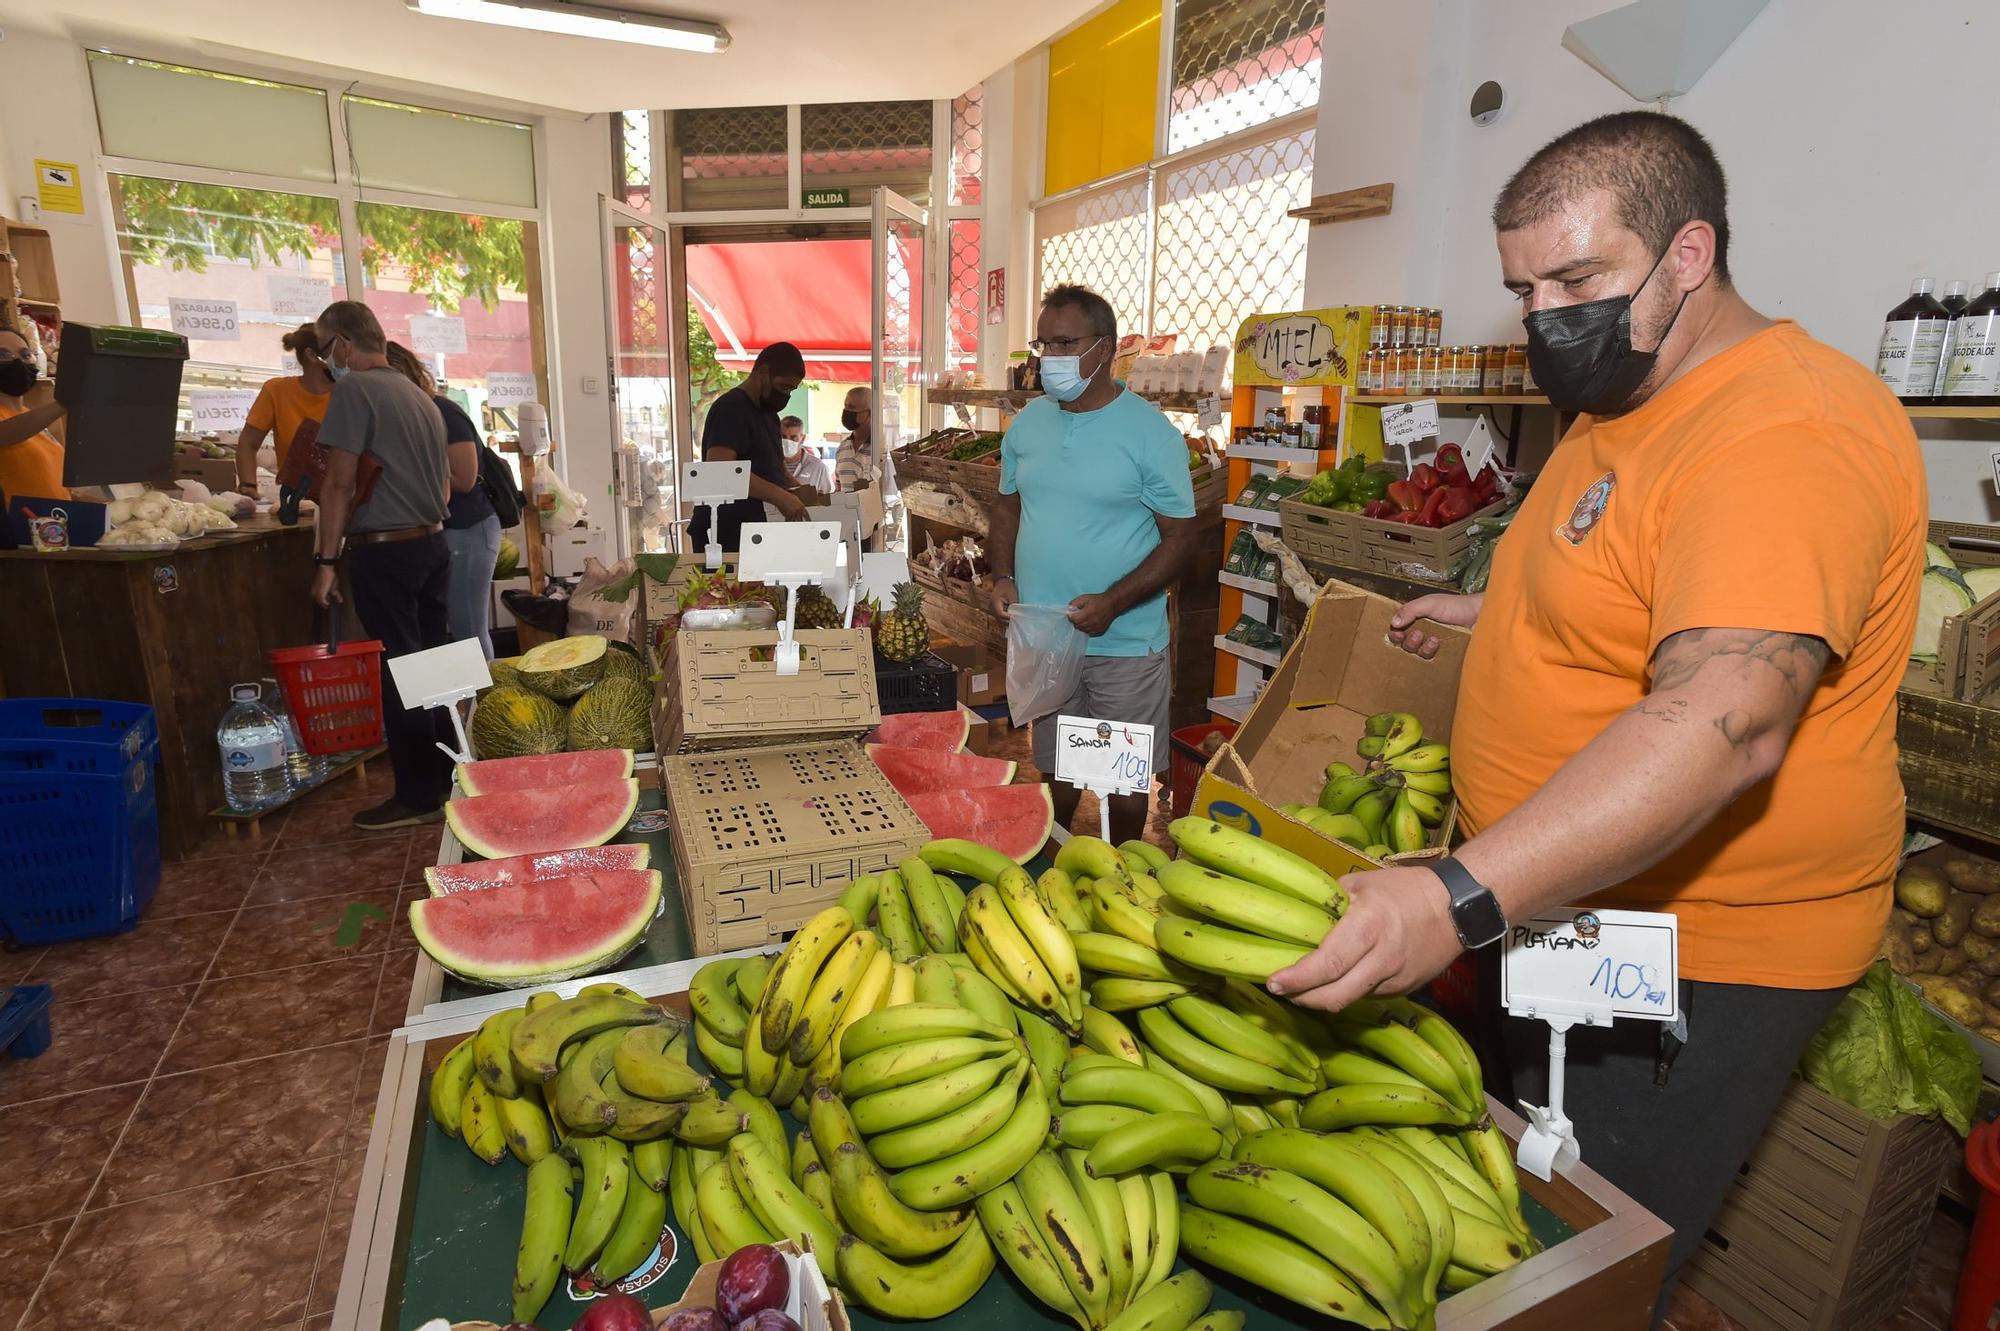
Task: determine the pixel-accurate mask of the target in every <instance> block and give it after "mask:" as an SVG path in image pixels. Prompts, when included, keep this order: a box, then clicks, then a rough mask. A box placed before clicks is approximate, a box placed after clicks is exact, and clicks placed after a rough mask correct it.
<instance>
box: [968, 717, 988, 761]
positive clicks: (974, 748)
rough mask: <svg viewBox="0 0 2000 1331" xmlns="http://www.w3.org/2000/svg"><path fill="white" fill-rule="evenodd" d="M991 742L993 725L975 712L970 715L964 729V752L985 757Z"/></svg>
mask: <svg viewBox="0 0 2000 1331" xmlns="http://www.w3.org/2000/svg"><path fill="white" fill-rule="evenodd" d="M992 742H993V725H992V723H991V722H989V721H988V720H987V719H986V718H985V717H983V716H981V715H980V714H979V713H977V712H973V713H971V714H970V719H969V720H968V721H967V722H966V727H965V751H966V752H967V753H976V754H978V755H979V756H980V757H982V758H984V757H985V756H986V750H987V747H988V746H989V745H990V744H992Z"/></svg>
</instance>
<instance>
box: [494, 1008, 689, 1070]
mask: <svg viewBox="0 0 2000 1331" xmlns="http://www.w3.org/2000/svg"><path fill="white" fill-rule="evenodd" d="M666 1020H667V1013H666V1010H665V1009H664V1008H660V1007H655V1006H654V1005H653V1004H651V1003H644V1002H640V1003H635V1002H633V1001H632V1000H631V999H629V998H623V997H620V996H619V995H617V994H606V993H600V994H591V995H589V996H585V995H583V994H578V995H577V996H576V997H575V998H572V999H568V1000H566V1001H564V1002H561V1003H557V1004H555V1005H553V1006H551V1007H545V1008H542V1009H540V1010H539V1011H535V1012H529V1013H527V1014H526V1015H524V1016H523V1017H522V1018H521V1020H520V1021H519V1022H518V1023H516V1024H515V1026H514V1033H513V1035H512V1036H511V1037H509V1040H508V1048H509V1052H511V1053H512V1054H513V1061H514V1067H515V1068H516V1070H517V1071H518V1072H521V1073H526V1074H527V1077H528V1079H529V1080H531V1081H548V1080H550V1079H552V1078H553V1077H554V1076H555V1075H556V1072H557V1070H558V1069H559V1068H560V1067H561V1066H562V1064H561V1055H562V1050H563V1046H564V1045H567V1044H569V1043H570V1042H571V1041H573V1040H584V1039H588V1038H590V1037H591V1036H594V1035H597V1034H600V1033H602V1032H604V1031H608V1030H611V1029H613V1028H616V1027H623V1026H642V1025H645V1024H647V1023H649V1022H663V1021H666Z"/></svg>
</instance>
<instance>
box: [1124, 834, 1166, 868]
mask: <svg viewBox="0 0 2000 1331" xmlns="http://www.w3.org/2000/svg"><path fill="white" fill-rule="evenodd" d="M1118 853H1119V854H1120V855H1121V856H1124V857H1125V858H1126V859H1127V861H1128V862H1129V861H1130V859H1131V857H1133V856H1135V855H1136V856H1138V857H1139V858H1140V859H1142V860H1144V861H1145V862H1146V868H1145V872H1147V873H1152V874H1156V873H1158V872H1159V871H1160V870H1162V869H1164V868H1166V867H1167V862H1168V861H1167V852H1165V851H1164V850H1161V849H1160V848H1159V847H1158V846H1156V845H1154V844H1153V843H1152V842H1150V841H1137V840H1134V841H1121V842H1119V843H1118Z"/></svg>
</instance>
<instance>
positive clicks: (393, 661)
mask: <svg viewBox="0 0 2000 1331" xmlns="http://www.w3.org/2000/svg"><path fill="white" fill-rule="evenodd" d="M388 664H389V676H390V678H392V679H394V680H395V681H396V692H397V693H398V694H399V695H400V696H401V697H402V699H403V706H404V707H405V708H407V709H409V710H410V711H413V712H414V711H415V710H416V709H417V708H419V707H442V708H444V709H445V710H446V711H447V713H448V714H449V715H450V716H451V728H452V730H453V731H454V732H455V733H456V734H457V735H458V747H457V748H456V749H454V748H452V747H451V746H450V745H449V744H446V743H444V742H443V741H442V740H440V741H439V742H438V748H440V749H442V750H444V752H445V754H446V755H447V756H448V757H449V758H450V759H451V760H452V761H453V762H456V763H469V762H471V761H472V745H471V743H470V742H469V741H468V740H467V739H466V738H465V718H464V717H463V716H461V715H460V714H459V710H458V704H460V703H461V702H464V701H466V700H467V699H469V698H471V697H473V696H474V695H475V694H477V693H478V692H479V691H480V690H481V689H485V688H491V687H492V685H493V674H492V672H491V671H489V670H488V669H487V668H486V653H485V652H483V651H481V650H480V648H479V639H477V638H466V639H463V640H461V641H459V642H448V643H446V644H445V645H444V646H442V647H431V648H428V649H426V650H424V651H421V652H409V653H407V654H405V655H403V656H392V657H390V658H389V662H388Z"/></svg>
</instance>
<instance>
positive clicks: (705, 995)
mask: <svg viewBox="0 0 2000 1331" xmlns="http://www.w3.org/2000/svg"><path fill="white" fill-rule="evenodd" d="M742 964H743V959H742V958H740V957H725V958H723V959H722V960H720V961H711V962H709V963H708V964H707V965H706V966H703V967H702V968H701V969H700V970H698V971H696V972H695V973H694V978H693V979H692V980H690V981H688V1007H689V1008H690V1009H692V1010H693V1012H694V1016H695V1020H696V1021H698V1022H700V1023H702V1024H703V1025H704V1026H707V1027H708V1029H709V1031H710V1032H711V1033H713V1034H714V1035H717V1036H719V1037H721V1038H722V1039H723V1040H726V1041H728V1042H729V1043H730V1044H733V1045H737V1046H739V1047H740V1046H741V1045H742V1043H743V1027H744V1024H745V1023H746V1022H748V1021H749V1019H750V1011H749V1009H748V1008H746V1007H744V1005H743V1002H742V1000H741V998H740V997H739V996H738V995H737V992H736V985H735V976H736V971H737V968H738V967H740V966H741V965H742Z"/></svg>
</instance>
